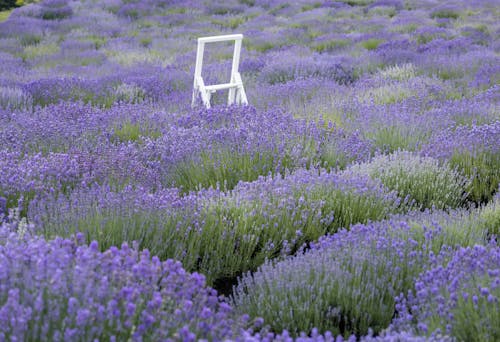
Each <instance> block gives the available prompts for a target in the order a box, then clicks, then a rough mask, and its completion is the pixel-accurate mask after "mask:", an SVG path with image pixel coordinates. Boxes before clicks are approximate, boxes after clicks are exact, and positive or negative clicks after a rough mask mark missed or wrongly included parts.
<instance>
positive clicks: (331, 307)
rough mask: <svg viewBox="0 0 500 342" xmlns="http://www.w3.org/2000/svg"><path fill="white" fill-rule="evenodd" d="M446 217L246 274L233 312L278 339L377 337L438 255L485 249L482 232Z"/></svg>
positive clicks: (352, 234)
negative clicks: (399, 299)
mask: <svg viewBox="0 0 500 342" xmlns="http://www.w3.org/2000/svg"><path fill="white" fill-rule="evenodd" d="M440 216H441V217H434V218H433V219H431V218H426V217H423V218H417V219H415V218H405V220H403V219H401V218H399V219H393V220H390V221H387V222H381V223H375V224H368V225H355V226H354V227H351V230H350V231H346V230H342V231H340V232H339V233H337V234H334V235H332V236H330V237H326V238H322V239H320V240H319V242H318V243H317V244H314V245H313V250H312V251H310V252H307V253H305V254H304V255H298V256H296V257H293V258H289V259H286V260H284V261H281V262H278V263H272V262H268V263H266V264H264V265H263V266H262V267H260V268H259V270H258V271H257V272H255V273H254V274H250V273H248V274H245V275H244V276H243V277H242V278H241V279H240V281H239V284H238V286H237V287H236V288H235V292H234V298H233V300H234V304H235V305H236V307H237V308H238V310H239V311H240V312H246V313H248V314H250V316H251V317H258V316H260V317H263V318H264V321H265V322H266V323H267V324H269V325H270V327H271V330H272V331H282V330H283V329H286V330H287V331H288V332H289V333H290V334H292V335H294V336H296V335H297V334H298V333H299V332H301V331H304V332H306V334H308V333H310V332H311V331H312V329H313V328H317V329H318V330H319V331H320V332H325V331H327V330H329V331H331V332H332V333H333V335H334V336H335V335H338V334H342V335H344V336H349V335H351V334H356V335H358V336H359V335H366V334H367V333H368V330H369V328H371V329H373V330H374V331H375V332H379V331H381V330H382V329H385V328H386V327H387V326H388V325H389V323H390V322H391V319H392V317H393V316H394V313H395V311H396V306H395V305H396V301H395V297H396V296H398V295H399V294H400V293H401V292H403V293H406V292H407V291H408V290H410V289H412V288H413V286H414V285H413V283H414V280H415V279H416V278H417V276H418V275H419V273H420V272H421V271H423V270H425V269H426V267H427V266H428V265H429V264H430V262H431V259H432V254H433V253H438V252H439V251H441V250H442V249H445V251H446V250H448V249H449V247H446V246H455V245H456V244H458V245H474V244H476V243H484V241H485V240H484V236H485V234H484V229H483V231H482V232H481V231H478V230H479V228H478V227H476V226H472V225H471V226H469V227H467V226H461V225H460V224H458V225H456V224H454V223H455V222H457V221H458V220H457V219H461V218H462V217H460V216H458V217H449V216H448V215H446V214H444V215H443V214H441V215H440ZM436 219H438V220H440V221H442V222H443V226H449V228H446V229H443V226H441V225H440V224H439V223H438V222H439V221H437V222H436ZM419 221H420V223H419ZM426 221H427V222H426ZM429 221H433V222H434V223H429ZM458 222H460V221H458Z"/></svg>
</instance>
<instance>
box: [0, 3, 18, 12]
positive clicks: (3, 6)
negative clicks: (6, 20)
mask: <svg viewBox="0 0 500 342" xmlns="http://www.w3.org/2000/svg"><path fill="white" fill-rule="evenodd" d="M14 7H17V4H16V0H0V10H2V11H3V10H8V9H11V8H14Z"/></svg>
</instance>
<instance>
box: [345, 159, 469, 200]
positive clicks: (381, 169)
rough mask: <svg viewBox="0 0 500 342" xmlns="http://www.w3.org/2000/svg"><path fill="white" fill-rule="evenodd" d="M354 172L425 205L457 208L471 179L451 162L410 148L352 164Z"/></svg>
mask: <svg viewBox="0 0 500 342" xmlns="http://www.w3.org/2000/svg"><path fill="white" fill-rule="evenodd" d="M351 170H352V171H354V172H359V173H361V174H366V175H368V176H370V177H372V178H376V179H380V180H381V181H382V183H383V184H384V185H385V186H386V187H388V188H389V189H391V190H395V191H397V192H398V194H399V196H400V197H401V198H407V199H408V200H409V201H410V203H412V205H415V206H416V207H418V208H419V209H423V208H436V209H446V208H456V207H459V206H460V205H462V204H463V203H464V202H465V197H466V196H467V193H468V190H469V188H470V180H469V179H467V178H466V177H464V176H463V175H461V174H460V173H459V172H457V171H456V170H454V169H453V168H452V167H451V166H450V165H448V164H446V163H445V164H442V165H440V164H439V161H438V160H436V159H433V158H430V157H420V156H418V155H416V154H413V153H410V152H407V151H398V152H396V153H393V154H391V155H381V156H378V157H376V158H374V159H373V160H372V161H370V162H369V163H365V164H358V165H354V166H353V167H351Z"/></svg>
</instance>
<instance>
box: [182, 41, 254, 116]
mask: <svg viewBox="0 0 500 342" xmlns="http://www.w3.org/2000/svg"><path fill="white" fill-rule="evenodd" d="M231 40H234V42H235V43H234V51H233V61H232V66H231V79H230V80H229V83H223V84H213V85H205V83H204V81H203V77H202V76H201V72H202V69H203V54H204V51H205V44H206V43H216V42H224V41H231ZM242 40H243V35H242V34H229V35H223V36H211V37H201V38H198V48H197V50H196V65H195V69H194V81H193V98H192V102H191V106H192V107H195V106H196V102H197V100H198V97H201V101H202V102H203V105H204V106H205V107H206V108H210V98H211V96H212V93H215V92H216V91H218V90H225V89H229V94H228V98H227V104H228V105H232V104H243V105H248V100H247V96H246V93H245V88H244V87H243V81H242V80H241V75H240V73H239V64H240V54H241V42H242Z"/></svg>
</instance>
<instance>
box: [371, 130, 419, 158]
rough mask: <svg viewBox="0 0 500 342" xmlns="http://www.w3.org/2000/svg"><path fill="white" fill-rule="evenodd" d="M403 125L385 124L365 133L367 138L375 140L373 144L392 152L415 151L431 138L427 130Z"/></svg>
mask: <svg viewBox="0 0 500 342" xmlns="http://www.w3.org/2000/svg"><path fill="white" fill-rule="evenodd" d="M409 128H410V127H405V126H403V125H397V124H396V125H392V126H391V125H389V124H387V125H384V126H380V127H376V129H375V130H374V131H372V132H367V133H365V136H366V138H367V139H370V140H372V141H373V144H374V145H375V146H376V147H377V148H378V149H380V150H382V151H384V152H386V153H392V152H395V151H397V150H408V151H415V150H416V148H417V147H418V146H419V145H420V144H422V143H423V142H425V141H426V140H427V139H428V138H429V134H428V133H427V132H418V131H411V132H409V131H408V129H409Z"/></svg>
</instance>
